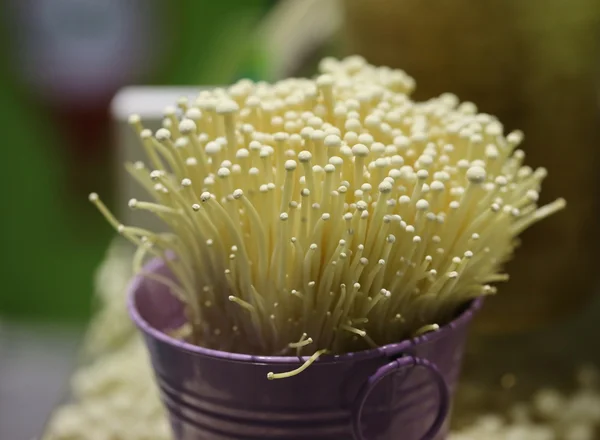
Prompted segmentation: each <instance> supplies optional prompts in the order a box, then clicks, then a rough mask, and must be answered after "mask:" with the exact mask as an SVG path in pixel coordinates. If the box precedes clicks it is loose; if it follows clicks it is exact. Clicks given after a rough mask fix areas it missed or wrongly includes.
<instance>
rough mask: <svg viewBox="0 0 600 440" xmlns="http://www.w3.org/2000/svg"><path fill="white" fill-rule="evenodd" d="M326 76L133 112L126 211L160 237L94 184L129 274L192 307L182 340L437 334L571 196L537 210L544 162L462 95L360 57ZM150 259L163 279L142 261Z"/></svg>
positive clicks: (238, 86) (280, 347) (368, 342)
mask: <svg viewBox="0 0 600 440" xmlns="http://www.w3.org/2000/svg"><path fill="white" fill-rule="evenodd" d="M320 71H321V73H320V75H319V76H317V77H316V78H315V79H285V80H282V81H279V82H277V83H275V84H267V83H264V82H252V81H249V80H241V81H239V82H237V83H235V84H234V85H232V86H231V87H229V88H215V89H212V90H208V91H202V92H200V93H199V94H198V96H197V97H194V98H193V99H189V98H182V99H180V100H179V101H178V102H177V106H176V107H169V108H167V109H166V111H165V118H164V121H163V127H162V128H160V129H159V130H157V131H156V132H155V133H153V132H152V131H151V130H149V129H147V128H145V127H144V126H143V124H142V121H141V120H140V118H139V116H137V115H132V116H131V117H130V123H131V125H132V126H133V128H134V129H135V130H136V132H137V133H138V135H139V137H140V139H141V143H142V145H143V147H144V150H145V152H146V156H147V161H146V162H145V163H144V162H136V163H129V164H127V165H126V166H127V170H128V171H129V172H130V174H131V175H132V177H133V178H134V179H135V180H136V181H138V182H139V184H140V185H142V186H143V187H144V188H145V189H146V190H147V192H148V194H149V197H150V201H141V200H136V199H132V200H131V201H130V202H129V206H130V207H131V208H132V209H137V210H145V211H149V212H151V213H153V214H155V215H157V216H158V217H159V218H160V219H162V220H163V221H164V223H165V224H166V225H167V226H168V232H154V231H149V230H146V229H143V228H137V227H135V226H125V225H122V224H121V223H120V222H119V221H118V220H117V219H116V218H115V217H114V216H113V215H112V214H111V213H110V212H109V211H108V209H107V208H106V207H105V206H104V204H103V203H102V202H101V200H100V199H99V197H98V196H97V195H96V194H91V195H90V200H91V201H92V202H93V203H95V204H96V205H97V207H98V208H99V209H100V211H102V213H103V214H104V215H105V216H106V218H107V219H108V220H109V222H110V223H111V224H112V225H113V226H114V227H115V228H116V229H117V230H118V231H119V233H120V234H122V235H123V236H125V237H127V238H128V239H129V240H131V241H132V242H134V243H135V244H136V245H138V252H137V253H136V255H135V258H134V266H135V268H136V270H138V271H141V272H143V273H144V274H145V275H146V276H148V277H151V278H154V279H156V280H157V281H160V282H163V283H165V284H167V285H168V286H169V287H170V288H171V291H172V292H173V294H175V295H177V296H178V297H179V298H180V299H181V300H182V301H183V302H184V303H185V304H186V307H187V313H188V318H189V328H190V334H189V335H188V336H187V337H188V339H189V340H190V341H191V342H193V343H196V344H198V345H202V346H205V347H209V348H215V349H219V350H223V351H230V352H238V353H248V354H261V355H302V354H305V353H314V355H313V356H312V357H311V358H310V359H309V361H310V362H312V361H313V360H315V359H316V358H317V357H318V356H320V355H322V354H323V353H346V352H351V351H357V350H361V349H365V348H369V347H377V346H381V345H385V344H388V343H392V342H398V341H400V340H402V339H403V338H406V337H410V336H413V335H415V334H417V333H420V332H424V331H429V330H435V329H436V328H437V326H438V325H443V324H444V323H446V322H447V321H449V320H450V319H452V318H453V317H454V316H455V314H456V313H457V311H458V310H459V309H460V307H462V306H464V305H465V304H466V303H468V302H469V301H470V300H472V299H473V298H476V297H478V296H482V295H487V294H492V293H494V292H495V287H493V285H492V284H493V283H495V282H498V281H503V280H505V279H506V278H507V275H506V274H503V273H501V268H502V264H503V263H504V262H506V260H507V259H508V258H510V257H511V255H512V252H513V250H514V248H515V246H516V244H517V240H516V237H517V236H518V234H519V233H521V232H522V231H523V230H524V229H526V228H527V227H529V226H530V225H531V224H533V223H535V222H537V221H539V220H541V219H543V218H544V217H547V216H548V215H550V214H552V213H554V212H555V211H558V210H560V209H561V208H563V207H564V205H565V202H564V200H562V199H559V200H557V201H555V202H552V203H550V204H548V205H545V206H542V207H539V206H538V204H537V202H538V198H539V191H540V187H541V182H542V180H543V179H544V177H545V176H546V170H545V169H543V168H539V169H536V170H534V169H532V168H530V167H528V166H526V165H524V164H523V160H524V153H523V151H522V150H521V149H519V148H518V147H519V145H520V144H521V142H522V138H523V136H522V134H521V133H520V132H511V133H509V134H505V133H504V128H503V126H502V124H501V123H500V122H499V121H498V120H497V119H496V118H495V117H493V116H490V115H487V114H482V113H478V111H477V108H476V107H475V105H474V104H472V103H469V102H463V103H460V102H459V100H458V99H457V97H456V96H454V95H451V94H444V95H442V96H440V97H437V98H435V99H431V100H429V101H425V102H415V101H413V100H411V98H410V93H411V91H412V89H413V88H414V81H413V79H412V78H410V77H409V76H407V75H406V74H405V73H404V72H402V71H399V70H394V69H389V68H385V67H375V66H372V65H369V64H368V63H366V62H365V60H364V59H362V58H360V57H356V56H354V57H349V58H346V59H344V60H335V59H329V58H328V59H324V60H323V61H322V62H321V65H320ZM149 256H153V257H158V258H162V259H164V261H165V264H166V265H167V266H168V268H169V270H170V271H171V273H172V275H173V276H172V277H169V278H167V277H161V276H159V275H158V274H156V273H147V272H144V269H143V263H144V261H146V258H147V257H149ZM310 362H309V363H310ZM304 367H306V365H305V366H304ZM275 377H278V376H277V375H272V378H275Z"/></svg>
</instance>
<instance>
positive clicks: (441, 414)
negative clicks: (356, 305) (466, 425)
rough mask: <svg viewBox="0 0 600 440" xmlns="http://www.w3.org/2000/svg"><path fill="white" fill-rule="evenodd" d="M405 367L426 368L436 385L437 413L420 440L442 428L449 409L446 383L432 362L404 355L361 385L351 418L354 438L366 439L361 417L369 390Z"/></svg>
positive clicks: (356, 439)
mask: <svg viewBox="0 0 600 440" xmlns="http://www.w3.org/2000/svg"><path fill="white" fill-rule="evenodd" d="M406 367H421V368H425V369H426V370H428V371H429V372H430V373H431V377H432V379H433V381H434V382H435V384H436V385H437V387H438V391H439V399H440V404H439V406H438V412H437V415H436V417H435V420H434V421H433V423H432V424H431V426H430V427H429V429H428V430H427V432H426V433H425V434H424V435H423V437H421V439H420V440H432V439H433V438H434V437H435V435H436V434H437V433H438V432H439V430H440V429H441V428H442V425H443V424H444V422H445V420H446V416H447V415H448V410H449V409H450V392H449V390H448V385H447V384H446V381H445V379H444V377H443V376H442V374H441V373H440V370H439V369H438V367H437V366H436V365H435V364H434V363H433V362H430V361H428V360H427V359H423V358H419V357H415V356H409V355H406V356H402V357H400V358H398V359H396V360H394V361H392V362H390V363H388V364H386V365H383V366H382V367H380V368H379V369H378V370H377V371H376V372H375V373H374V374H373V375H371V376H370V377H369V379H368V380H367V381H366V382H365V384H364V385H363V387H362V389H361V390H360V392H359V394H358V400H357V402H356V405H355V407H354V414H353V420H352V428H353V431H354V439H355V440H367V439H366V438H365V437H364V436H363V434H362V422H361V419H362V414H363V409H364V407H365V403H366V402H367V399H368V398H369V395H370V394H371V392H372V391H373V390H374V389H375V387H376V386H377V384H378V383H379V382H381V381H382V380H383V379H384V378H386V377H387V376H389V375H390V374H393V373H396V372H398V371H399V370H400V369H402V368H406Z"/></svg>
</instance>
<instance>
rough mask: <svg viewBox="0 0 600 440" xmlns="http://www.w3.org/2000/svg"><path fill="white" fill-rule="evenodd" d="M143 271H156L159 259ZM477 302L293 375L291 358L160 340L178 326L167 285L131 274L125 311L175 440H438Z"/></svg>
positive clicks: (178, 309) (179, 311) (179, 316)
mask: <svg viewBox="0 0 600 440" xmlns="http://www.w3.org/2000/svg"><path fill="white" fill-rule="evenodd" d="M146 269H147V270H151V271H160V272H163V273H164V272H166V270H165V268H164V266H163V264H162V263H161V262H160V261H153V262H151V263H150V264H149V265H148V266H147V268H146ZM480 306H481V300H476V301H474V302H473V303H472V304H471V306H470V307H469V308H468V309H467V310H466V311H465V312H463V313H462V314H461V315H460V316H459V317H458V318H457V319H455V320H454V321H452V322H451V323H450V324H448V325H446V326H444V327H442V328H441V329H440V330H438V331H437V332H435V333H428V334H426V335H423V336H421V337H419V338H415V339H411V340H406V341H402V342H400V343H397V344H390V345H386V346H383V347H380V348H378V349H374V350H366V351H361V352H357V353H349V354H344V355H339V356H324V357H322V358H321V359H319V360H318V361H317V362H315V363H314V364H313V365H312V366H311V367H310V368H308V369H306V370H305V371H304V372H302V373H301V374H299V375H297V376H294V377H291V378H288V379H282V380H273V381H270V380H267V373H268V372H270V371H274V372H282V371H288V370H290V369H294V368H296V367H298V366H299V365H300V363H301V361H300V360H299V359H298V358H295V357H270V356H268V357H267V356H251V355H244V354H236V353H226V352H221V351H217V350H210V349H206V348H202V347H198V346H195V345H191V344H188V343H186V342H182V341H179V340H177V339H174V338H171V337H169V336H167V335H166V334H165V333H164V332H165V331H166V330H169V329H173V328H176V327H178V326H179V325H181V324H182V323H183V322H184V320H185V318H184V315H183V307H182V305H181V303H180V302H179V301H178V300H177V299H176V298H175V297H174V296H172V295H171V294H170V292H169V290H168V288H166V287H164V286H163V285H161V284H158V283H156V282H154V281H152V280H149V279H147V278H142V277H136V278H135V279H134V280H133V282H132V283H131V286H130V297H129V304H128V307H129V311H130V314H131V317H132V319H133V320H134V322H135V324H136V325H137V326H138V327H139V328H140V330H141V331H142V333H143V335H144V337H145V340H146V344H147V347H148V350H149V352H150V357H151V361H152V365H153V367H154V371H155V374H156V378H157V383H158V385H159V387H160V390H161V395H162V398H163V402H164V404H165V406H166V407H167V409H168V411H169V414H170V418H171V424H172V427H173V431H174V433H175V436H176V438H177V439H178V440H272V439H282V440H283V439H287V440H304V439H306V440H308V439H312V440H320V439H322V440H334V439H335V440H344V439H353V438H354V439H358V440H398V439H402V440H432V439H435V440H442V439H444V438H445V437H446V434H447V431H448V426H447V417H446V416H447V413H448V410H449V402H448V398H449V396H451V395H452V393H453V391H454V387H455V385H456V382H457V378H458V375H459V372H460V367H461V360H462V354H463V347H464V342H465V338H466V333H467V327H468V324H469V322H470V321H471V318H472V316H473V313H474V312H475V311H476V310H477V309H478V308H479V307H480Z"/></svg>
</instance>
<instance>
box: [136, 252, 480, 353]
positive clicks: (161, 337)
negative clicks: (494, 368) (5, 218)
mask: <svg viewBox="0 0 600 440" xmlns="http://www.w3.org/2000/svg"><path fill="white" fill-rule="evenodd" d="M162 266H164V261H163V260H162V259H160V258H156V259H153V260H151V261H150V262H149V263H148V264H146V265H145V266H144V269H145V270H146V271H148V272H154V271H156V270H158V269H159V268H161V267H162ZM143 281H144V276H143V274H136V275H134V277H133V279H132V280H131V281H130V283H129V285H128V287H127V310H128V312H129V316H130V318H131V319H132V321H133V322H134V324H135V325H136V327H137V328H138V329H139V330H140V331H141V332H142V333H143V334H144V335H147V336H149V337H151V338H153V339H156V340H158V341H160V342H162V343H164V344H166V345H170V346H172V347H175V348H177V349H178V350H181V351H186V352H188V353H191V354H194V355H197V356H202V357H209V358H213V359H220V360H223V361H231V362H239V363H251V364H263V365H264V364H274V365H283V364H286V365H297V364H298V363H303V362H305V361H306V360H308V359H309V358H310V356H302V357H298V356H262V355H251V354H243V353H230V352H226V351H221V350H215V349H212V348H205V347H201V346H199V345H194V344H191V343H189V342H186V341H182V340H179V339H176V338H174V337H171V336H169V335H167V334H166V333H164V332H162V331H160V330H158V329H156V328H154V327H153V326H151V325H150V324H149V323H148V322H147V321H146V320H145V319H144V318H143V317H142V316H141V314H140V313H139V311H138V309H137V305H136V297H137V295H138V294H139V292H140V291H141V290H140V287H141V284H142V282H143ZM483 301H484V298H483V297H477V298H475V299H473V300H472V301H471V302H470V303H469V305H468V307H466V308H465V309H464V310H463V311H462V312H461V313H460V314H459V315H458V316H457V317H456V318H454V319H453V320H452V321H450V322H449V323H447V324H445V325H443V326H441V327H440V328H439V329H438V330H437V331H435V332H429V333H425V334H424V335H421V336H417V337H415V338H410V339H404V340H402V341H400V342H394V343H391V344H386V345H382V346H381V347H377V348H369V349H366V350H361V351H356V352H351V353H343V354H330V355H323V356H321V357H319V359H317V361H315V365H316V364H319V365H324V364H337V363H344V362H349V361H357V360H364V359H372V358H378V357H382V356H386V357H391V356H397V355H399V354H401V353H404V352H407V351H408V350H409V349H411V348H412V347H415V346H418V345H421V344H425V343H429V342H432V341H437V340H439V339H442V338H444V337H446V336H447V335H450V334H451V333H452V332H454V331H455V330H457V329H459V328H461V327H464V326H466V325H467V324H468V323H469V322H470V321H471V320H472V319H473V315H474V314H475V313H476V312H477V311H478V310H479V309H480V308H481V307H482V305H483Z"/></svg>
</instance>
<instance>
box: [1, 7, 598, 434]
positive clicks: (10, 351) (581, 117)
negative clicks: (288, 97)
mask: <svg viewBox="0 0 600 440" xmlns="http://www.w3.org/2000/svg"><path fill="white" fill-rule="evenodd" d="M599 48H600V0H572V1H570V2H564V1H561V0H530V1H528V2H522V1H519V0H490V1H486V2H480V1H476V0H455V1H450V0H436V1H429V0H369V1H367V0H224V1H213V0H172V1H169V2H166V1H160V0H128V1H122V0H4V1H3V2H2V3H1V4H0V59H1V60H2V62H1V63H0V66H1V67H0V130H1V131H0V133H1V136H0V142H1V143H2V146H3V148H2V151H3V155H4V156H3V157H4V158H3V160H2V165H1V172H0V184H1V186H0V188H2V190H3V193H4V194H5V199H4V202H3V203H2V208H1V211H0V243H1V244H2V251H3V252H2V257H1V258H2V259H1V263H2V269H3V270H2V288H1V289H0V439H3V440H4V439H6V440H13V439H14V440H19V439H26V440H27V439H30V438H32V437H34V436H37V435H39V434H40V432H41V429H42V426H43V424H44V421H45V419H46V417H47V415H48V413H49V411H50V410H51V409H52V407H53V405H55V404H56V403H57V402H58V401H60V400H61V399H63V397H64V391H65V383H66V381H67V379H68V377H69V374H70V373H71V371H72V368H73V367H74V365H75V364H74V360H75V357H76V353H77V350H78V345H79V340H80V338H81V336H82V335H83V333H84V328H85V324H86V323H87V322H88V320H89V318H90V316H91V314H92V312H93V311H94V307H95V304H94V300H93V296H92V293H93V282H94V273H95V270H96V268H97V267H98V265H99V264H100V262H101V261H102V259H103V258H104V255H105V252H106V249H107V247H108V245H109V242H110V240H111V238H112V237H113V231H111V230H110V228H109V226H108V225H107V224H106V222H105V221H104V220H103V219H102V218H101V216H100V215H98V213H97V212H96V211H95V209H94V208H93V207H92V206H91V205H90V204H89V203H87V194H88V193H89V192H91V191H97V192H99V193H101V195H102V197H103V199H104V200H105V201H106V202H107V204H108V205H109V206H110V207H114V206H115V203H116V202H117V201H119V202H122V197H120V196H119V191H118V189H119V188H118V187H117V182H119V179H118V178H117V177H118V174H119V166H117V163H116V162H117V160H116V159H117V158H118V157H120V155H121V153H122V152H119V148H121V149H122V148H124V145H123V142H119V139H120V138H119V136H118V127H119V121H118V118H119V117H122V116H123V115H122V114H121V113H119V112H120V111H121V110H122V108H123V107H122V106H121V107H119V105H120V103H121V104H122V103H123V100H125V101H127V99H126V98H127V96H129V98H128V99H129V100H131V95H127V96H125V98H124V97H123V96H124V95H121V101H118V102H114V101H113V98H114V97H115V95H116V94H117V93H118V92H119V91H120V90H122V89H123V88H124V87H127V86H130V85H145V86H160V87H166V86H191V87H194V88H195V87H200V86H210V85H220V84H227V83H231V82H233V81H235V80H236V79H239V78H241V77H249V78H251V79H255V80H276V79H278V78H281V77H284V76H290V75H294V76H297V75H311V74H312V73H314V71H315V69H316V65H317V62H318V60H319V59H320V58H321V57H323V56H327V55H333V56H343V55H345V54H351V53H358V54H361V55H363V56H365V57H366V58H367V60H368V61H370V62H371V63H374V64H385V65H390V66H393V67H398V68H403V69H405V70H406V71H407V72H408V73H409V74H410V75H412V76H414V77H415V78H416V80H417V92H416V96H417V97H418V98H419V99H426V98H427V97H431V96H435V95H437V94H440V93H442V92H447V91H450V92H455V93H457V94H458V95H459V97H460V98H461V99H467V100H473V101H474V102H475V103H477V104H478V105H479V106H480V109H481V110H482V111H485V112H489V113H492V114H496V115H498V116H499V117H500V119H501V120H502V121H503V122H505V124H506V126H507V128H509V129H515V128H519V129H523V130H524V131H525V134H526V143H525V151H526V153H527V155H528V158H529V159H528V160H529V162H530V164H531V165H532V166H539V165H542V164H544V166H547V167H548V168H549V171H550V178H549V179H548V182H547V184H546V187H545V192H546V196H545V197H546V199H551V198H555V197H557V196H564V197H566V198H567V200H568V202H569V210H568V211H567V213H566V214H565V213H563V214H561V215H560V216H556V218H555V219H551V220H549V221H547V222H545V223H543V224H542V225H538V226H536V227H535V228H534V230H533V231H531V232H528V233H527V234H525V236H524V241H525V243H526V245H525V246H524V247H523V249H521V250H520V251H519V253H518V255H517V261H516V262H515V263H514V264H512V265H511V267H510V268H509V272H510V273H511V274H513V275H514V276H513V278H514V279H513V280H512V281H511V283H510V284H509V285H508V286H502V287H501V289H500V294H501V295H500V296H499V297H498V299H495V300H494V301H491V304H490V305H489V307H487V310H486V312H485V313H484V315H483V317H482V318H481V319H480V322H479V323H478V328H479V329H480V331H481V332H485V333H486V334H490V333H492V334H493V335H498V334H504V333H509V332H511V333H514V332H526V331H528V332H531V331H539V329H543V328H546V329H547V328H548V327H549V326H554V327H555V328H556V326H560V325H563V324H560V323H562V322H563V321H564V319H568V318H569V317H571V319H575V318H573V316H579V315H576V313H577V312H578V311H579V310H581V309H582V308H583V306H584V305H587V304H595V303H594V301H593V299H591V297H592V296H593V293H594V292H595V289H596V277H595V274H596V272H597V267H598V263H597V261H596V260H595V259H594V257H595V255H596V247H597V244H598V232H599V231H600V229H599V227H598V225H597V223H598V220H597V219H598V213H599V208H600V204H599V202H600V199H599V198H598V189H600V183H599V182H598V173H597V166H598V158H599V157H598V156H599V154H600V150H599V149H598V145H600V143H599V142H600V122H599V121H598V116H599V111H598V108H599V105H598V103H599V99H598V96H599V95H598V85H599V84H600V77H599V76H598V71H597V66H598V61H600V50H599ZM129 90H130V91H131V89H129ZM136 90H137V92H139V89H136ZM167 90H168V89H167ZM134 92H135V90H134ZM152 102H153V104H157V102H156V100H154V101H152ZM127 103H130V101H127ZM160 105H162V103H160ZM125 107H126V105H125ZM597 302H598V301H596V303H597ZM574 314H575V315H574ZM598 316H600V314H598ZM590 319H591V318H590Z"/></svg>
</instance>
